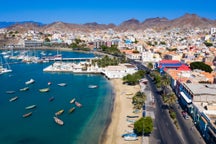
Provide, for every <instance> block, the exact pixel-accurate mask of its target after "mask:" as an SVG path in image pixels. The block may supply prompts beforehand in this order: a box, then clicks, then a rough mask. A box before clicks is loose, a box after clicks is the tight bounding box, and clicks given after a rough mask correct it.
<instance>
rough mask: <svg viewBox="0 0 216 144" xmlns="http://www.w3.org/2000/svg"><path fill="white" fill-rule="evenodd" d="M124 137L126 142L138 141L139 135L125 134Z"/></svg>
mask: <svg viewBox="0 0 216 144" xmlns="http://www.w3.org/2000/svg"><path fill="white" fill-rule="evenodd" d="M123 137H124V140H125V141H136V140H138V138H137V135H136V134H135V133H128V134H124V136H123Z"/></svg>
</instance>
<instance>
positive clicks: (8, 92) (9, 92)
mask: <svg viewBox="0 0 216 144" xmlns="http://www.w3.org/2000/svg"><path fill="white" fill-rule="evenodd" d="M15 92H16V91H6V93H7V94H14V93H15Z"/></svg>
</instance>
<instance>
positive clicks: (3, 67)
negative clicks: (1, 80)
mask: <svg viewBox="0 0 216 144" xmlns="http://www.w3.org/2000/svg"><path fill="white" fill-rule="evenodd" d="M3 59H4V57H3ZM4 60H5V63H4V64H3V60H2V58H0V74H4V73H9V72H12V69H11V68H10V65H9V64H8V62H7V61H6V59H4Z"/></svg>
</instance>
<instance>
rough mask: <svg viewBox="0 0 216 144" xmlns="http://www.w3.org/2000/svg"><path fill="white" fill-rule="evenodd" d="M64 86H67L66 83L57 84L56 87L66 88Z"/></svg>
mask: <svg viewBox="0 0 216 144" xmlns="http://www.w3.org/2000/svg"><path fill="white" fill-rule="evenodd" d="M66 85H67V84H66V83H59V84H58V86H62V87H63V86H66Z"/></svg>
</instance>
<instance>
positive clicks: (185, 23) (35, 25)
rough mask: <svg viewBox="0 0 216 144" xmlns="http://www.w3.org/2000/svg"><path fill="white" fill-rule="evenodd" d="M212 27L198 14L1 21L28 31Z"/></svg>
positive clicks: (0, 25)
mask: <svg viewBox="0 0 216 144" xmlns="http://www.w3.org/2000/svg"><path fill="white" fill-rule="evenodd" d="M196 27H198V28H211V27H216V20H210V19H207V18H203V17H200V16H198V15H196V14H185V15H183V16H181V17H179V18H176V19H173V20H169V19H167V18H165V17H162V18H160V17H156V18H148V19H145V20H144V21H143V22H140V21H139V20H137V19H129V20H126V21H124V22H122V23H121V24H120V25H115V24H98V23H96V22H93V23H86V24H72V23H64V22H53V23H51V24H43V23H40V22H34V21H25V22H0V28H6V29H8V30H17V31H26V30H30V29H34V30H38V31H42V32H43V31H61V32H73V31H84V32H90V31H92V30H103V29H109V28H111V29H114V30H116V31H126V30H144V29H147V28H152V29H155V30H164V29H172V28H186V29H187V28H188V29H190V28H196Z"/></svg>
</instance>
